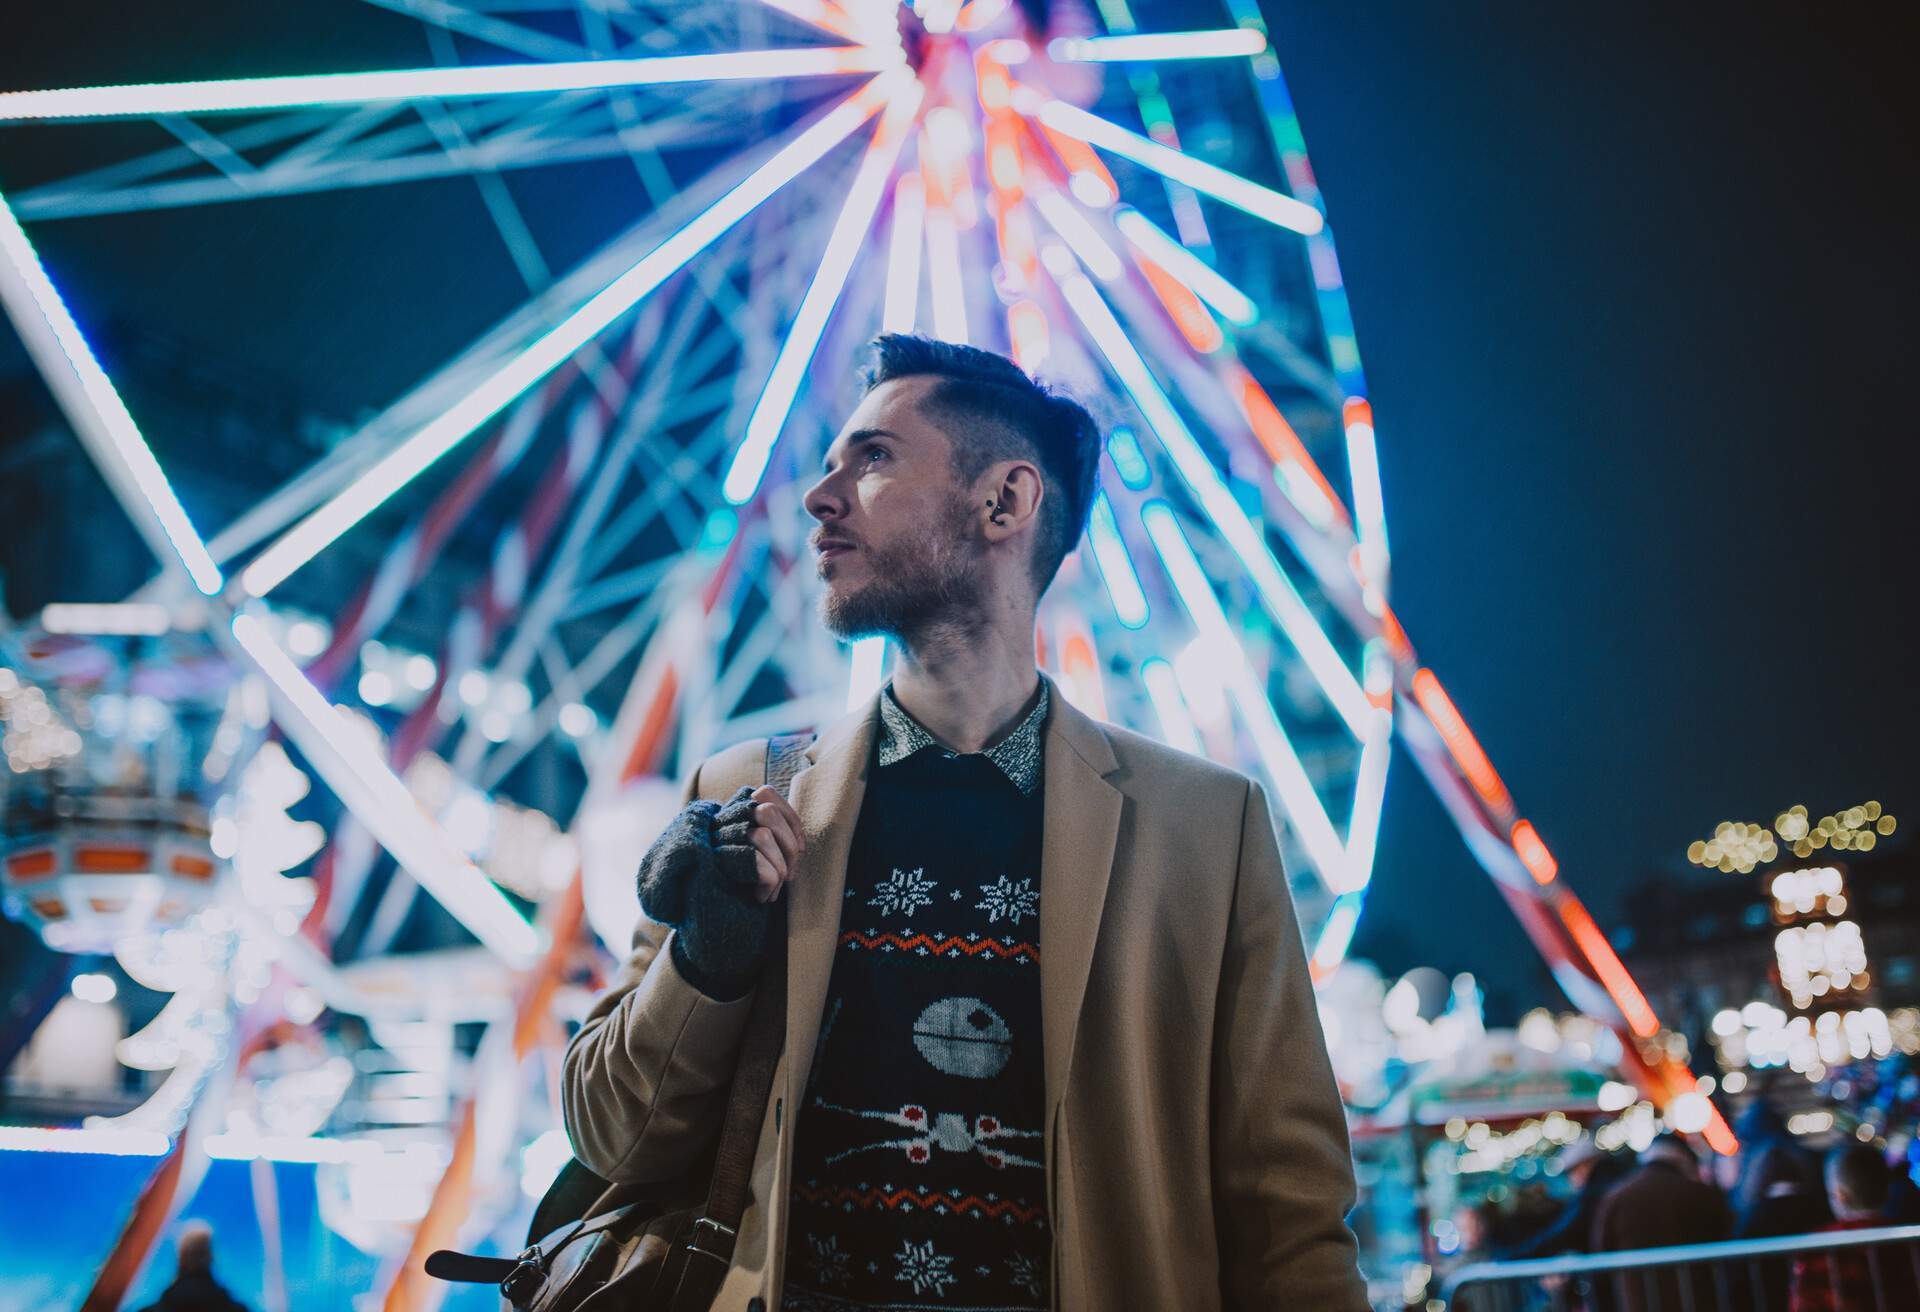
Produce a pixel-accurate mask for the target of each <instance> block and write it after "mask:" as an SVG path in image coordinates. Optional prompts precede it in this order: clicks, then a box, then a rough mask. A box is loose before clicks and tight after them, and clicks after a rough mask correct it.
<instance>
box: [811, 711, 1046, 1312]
mask: <svg viewBox="0 0 1920 1312" xmlns="http://www.w3.org/2000/svg"><path fill="white" fill-rule="evenodd" d="M880 706H881V725H880V733H879V735H878V738H877V741H876V746H875V758H876V759H875V763H874V768H873V769H872V770H871V771H870V772H869V775H868V783H867V791H866V798H865V801H864V802H863V803H862V805H861V809H860V818H859V821H858V823H857V825H856V827H855V830H854V837H853V846H852V849H851V851H850V853H849V855H848V859H847V884H846V899H845V901H844V902H843V903H842V908H841V914H840V936H839V944H838V948H837V950H836V952H835V955H834V965H833V974H832V976H831V978H830V980H829V983H828V986H827V998H826V1011H825V1014H824V1016H823V1017H822V1020H821V1028H820V1039H819V1042H818V1046H817V1047H816V1049H815V1055H814V1062H813V1073H812V1076H811V1077H810V1079H809V1083H808V1089H807V1096H806V1099H805V1103H804V1106H803V1107H802V1108H801V1109H800V1113H799V1120H798V1122H797V1123H796V1125H795V1129H794V1133H795V1142H794V1164H793V1181H794V1185H793V1196H792V1199H791V1202H792V1212H791V1215H792V1217H793V1220H792V1225H791V1229H790V1231H789V1237H788V1241H787V1268H786V1273H785V1282H784V1292H783V1294H782V1297H781V1305H782V1307H783V1308H786V1309H790V1310H791V1312H812V1310H814V1309H834V1310H836V1312H837V1310H838V1309H846V1308H885V1309H923V1308H968V1309H975V1310H976V1312H977V1310H979V1309H1006V1310H1007V1312H1014V1310H1016V1309H1017V1310H1020V1312H1025V1310H1026V1309H1035V1308H1045V1307H1047V1306H1048V1293H1047V1284H1048V1278H1049V1274H1050V1270H1051V1262H1052V1232H1051V1229H1050V1227H1049V1225H1048V1219H1047V1214H1046V1166H1045V1161H1044V1153H1043V1150H1042V1148H1041V1144H1042V1128H1043V1127H1042V1119H1043V1117H1044V1114H1045V1105H1046V1096H1045V1087H1044V1083H1043V1079H1042V1067H1041V1054H1040V839H1041V827H1040V819H1041V788H1040V742H1041V730H1042V727H1043V725H1044V724H1045V722H1046V716H1047V711H1048V704H1047V689H1046V685H1045V684H1044V683H1042V684H1041V685H1040V690H1039V692H1038V693H1037V694H1036V695H1035V702H1034V705H1033V706H1032V708H1031V709H1030V711H1029V712H1028V714H1027V715H1026V717H1025V718H1024V719H1023V720H1022V721H1021V723H1020V725H1019V726H1018V727H1017V728H1016V729H1015V730H1014V731H1013V732H1012V733H1010V734H1008V735H1007V736H1006V737H1005V738H1003V739H1001V740H1000V741H999V742H998V743H996V744H994V746H992V747H991V748H989V749H988V750H987V751H985V752H979V753H969V754H965V755H957V754H955V753H952V752H948V751H947V750H946V749H945V748H943V747H941V746H940V745H939V744H938V743H937V742H935V741H934V739H933V738H932V737H931V736H930V735H929V734H928V733H927V732H926V730H925V729H923V728H922V727H921V726H920V725H919V724H917V723H916V722H915V721H914V720H913V719H912V717H911V716H909V715H907V713H906V712H905V711H904V710H903V709H901V707H900V705H899V704H898V703H897V702H895V701H894V699H893V691H892V688H891V687H889V688H888V689H887V690H886V691H885V693H884V694H883V695H882V697H881V699H880Z"/></svg>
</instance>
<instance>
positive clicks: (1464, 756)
mask: <svg viewBox="0 0 1920 1312" xmlns="http://www.w3.org/2000/svg"><path fill="white" fill-rule="evenodd" d="M1413 696H1414V699H1415V700H1416V701H1418V702H1419V703H1420V709H1421V710H1423V711H1425V712H1426V713H1427V718H1428V719H1429V720H1432V721H1433V727H1434V728H1435V729H1437V730H1439V732H1440V740H1441V741H1442V742H1444V743H1446V745H1447V751H1448V752H1450V753H1451V754H1452V756H1453V759H1454V763H1455V764H1457V765H1458V766H1459V767H1460V770H1461V772H1462V773H1463V774H1465V775H1466V776H1467V782H1468V783H1470V784H1472V785H1473V791H1474V792H1476V793H1478V794H1480V800H1481V801H1483V802H1485V803H1486V804H1487V806H1488V808H1489V809H1490V810H1492V811H1494V812H1495V813H1496V814H1499V813H1502V812H1507V811H1511V810H1512V809H1513V794H1512V793H1509V792H1508V791H1507V785H1506V784H1505V783H1504V782H1503V781H1502V780H1501V778H1500V774H1499V771H1497V770H1495V769H1494V768H1493V762H1492V761H1490V760H1488V759H1487V753H1486V751H1485V749H1483V748H1482V747H1481V746H1480V740H1479V739H1478V738H1475V737H1474V736H1473V730H1471V729H1469V728H1467V722H1466V720H1465V719H1463V718H1462V717H1461V715H1460V711H1459V709H1458V708H1457V707H1455V706H1454V704H1453V699H1452V698H1451V697H1449V696H1447V690H1446V689H1445V688H1442V687H1441V686H1440V680H1439V679H1438V678H1437V677H1435V675H1434V673H1433V671H1432V670H1429V669H1425V668H1422V669H1421V670H1420V671H1419V672H1418V673H1416V674H1415V675H1414V676H1413Z"/></svg>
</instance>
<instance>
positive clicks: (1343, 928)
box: [1309, 890, 1366, 975]
mask: <svg viewBox="0 0 1920 1312" xmlns="http://www.w3.org/2000/svg"><path fill="white" fill-rule="evenodd" d="M1365 905H1366V894H1365V893H1364V892H1362V891H1359V890H1356V891H1354V892H1352V893H1342V894H1341V895H1340V896H1339V897H1337V898H1335V899H1334V902H1333V907H1332V909H1331V910H1329V911H1328V912H1327V921H1326V923H1325V924H1324V925H1322V926H1321V927H1320V938H1319V940H1318V941H1317V942H1316V943H1315V944H1314V945H1313V956H1312V957H1311V958H1310V960H1309V964H1310V965H1311V966H1312V967H1313V971H1314V974H1315V975H1324V974H1325V973H1326V972H1328V971H1330V970H1332V969H1333V968H1334V967H1335V966H1338V965H1339V964H1340V963H1341V962H1342V961H1343V960H1345V959H1346V955H1347V949H1348V948H1349V947H1350V946H1352V944H1353V931H1354V930H1356V929H1358V928H1359V927H1360V911H1361V909H1362V908H1363V907H1364V906H1365Z"/></svg>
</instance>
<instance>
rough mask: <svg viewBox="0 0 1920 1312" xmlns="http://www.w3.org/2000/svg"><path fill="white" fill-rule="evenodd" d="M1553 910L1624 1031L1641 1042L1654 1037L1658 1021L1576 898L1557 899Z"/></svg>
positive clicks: (1591, 918)
mask: <svg viewBox="0 0 1920 1312" xmlns="http://www.w3.org/2000/svg"><path fill="white" fill-rule="evenodd" d="M1557 910H1558V911H1559V912H1560V919H1561V921H1562V922H1563V923H1564V924H1565V925H1566V927H1567V931H1568V932H1569V933H1570V934H1572V935H1573V940H1574V942H1575V943H1578V944H1579V945H1580V950H1581V952H1583V953H1585V954H1586V958H1587V962H1588V964H1590V965H1591V966H1592V967H1593V970H1594V974H1596V975H1598V976H1599V978H1600V983H1601V986H1602V987H1604V988H1605V989H1606V991H1607V995H1608V996H1609V997H1611V998H1612V999H1613V1003H1614V1005H1615V1006H1616V1007H1618V1008H1620V1014H1621V1015H1622V1016H1624V1017H1625V1018H1626V1021H1627V1026H1628V1028H1630V1029H1631V1030H1632V1031H1633V1032H1634V1033H1635V1034H1637V1035H1639V1036H1640V1037H1641V1038H1643V1039H1650V1038H1652V1037H1653V1036H1654V1035H1655V1034H1658V1033H1659V1032H1660V1018H1659V1017H1657V1016H1655V1015H1654V1014H1653V1008H1652V1007H1651V1006H1649V1005H1648V1004H1647V995H1646V994H1644V993H1642V992H1641V991H1640V986H1639V985H1638V984H1635V983H1634V982H1633V976H1632V975H1630V974H1628V973H1627V968H1626V967H1625V966H1624V965H1622V964H1621V961H1620V958H1619V957H1618V956H1617V955H1616V954H1615V953H1614V950H1613V945H1612V944H1610V943H1608V942H1607V936H1606V935H1605V934H1602V933H1601V932H1600V927H1599V926H1598V925H1596V924H1594V923H1593V917H1592V916H1590V915H1588V914H1587V909H1586V907H1584V906H1582V905H1581V904H1580V902H1579V900H1578V899H1576V898H1572V897H1567V898H1564V899H1562V900H1561V902H1560V904H1559V906H1558V907H1557Z"/></svg>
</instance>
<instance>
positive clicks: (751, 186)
mask: <svg viewBox="0 0 1920 1312" xmlns="http://www.w3.org/2000/svg"><path fill="white" fill-rule="evenodd" d="M903 82H904V83H905V84H907V85H911V86H917V85H918V83H917V82H915V81H914V80H913V74H912V73H911V72H909V71H907V70H905V69H901V70H898V71H897V72H895V73H888V74H882V75H881V76H880V77H878V78H875V79H874V80H873V81H871V82H869V83H867V85H866V86H865V87H863V88H861V89H860V90H859V91H858V92H856V93H854V94H853V95H852V96H849V97H848V98H847V99H845V100H843V101H841V102H840V104H839V105H837V106H835V107H834V108H833V110H831V111H830V112H829V113H827V114H826V115H825V116H824V117H822V118H820V119H819V120H818V121H816V122H815V123H814V124H813V125H812V126H811V127H809V128H807V129H806V130H805V131H804V132H802V133H801V134H800V135H799V136H797V137H795V138H794V139H793V140H792V141H791V142H789V143H788V144H787V145H786V146H785V147H783V148H782V149H781V150H780V152H779V153H778V154H776V155H775V156H774V157H773V158H772V159H769V160H768V161H767V162H766V163H764V164H762V165H761V166H760V167H759V168H757V169H755V170H754V171H753V172H752V173H751V174H749V175H748V176H747V177H746V178H745V179H744V180H743V181H741V182H740V184H739V185H737V186H736V187H734V188H733V190H731V191H729V192H728V193H727V194H726V195H724V196H722V197H721V198H720V199H719V200H718V201H715V202H714V204H713V205H712V206H710V207H709V208H708V209H707V210H705V211H704V212H703V213H701V214H700V215H699V216H698V217H697V218H695V219H694V220H693V221H692V222H690V223H688V224H687V225H686V226H685V227H684V228H681V229H680V230H679V231H678V232H676V233H674V234H673V235H672V236H671V237H668V238H667V239H666V240H665V241H663V242H661V243H660V244H659V245H658V246H656V247H654V248H653V250H651V251H649V252H648V253H647V254H646V255H644V256H642V257H641V259H640V261H639V262H638V263H637V264H635V265H634V266H633V267H632V268H631V269H629V270H627V272H625V273H623V274H621V275H620V277H618V278H617V279H615V280H614V281H613V282H612V283H611V284H609V285H608V286H607V287H606V288H605V289H604V290H602V291H600V292H599V293H598V294H597V295H595V296H594V297H592V298H591V299H590V300H588V301H587V302H586V304H584V305H582V306H581V307H580V308H579V309H578V310H575V311H574V312H573V313H572V314H571V315H569V316H567V318H566V319H564V320H562V321H561V322H560V323H559V324H557V325H555V326H554V327H553V328H552V329H551V330H550V331H549V332H548V333H547V334H546V335H545V336H544V337H541V338H540V339H539V340H538V341H536V342H534V343H533V344H532V345H530V346H528V347H527V349H526V350H524V351H522V352H521V353H520V354H519V355H517V356H515V357H514V358H513V359H512V360H509V361H508V362H507V363H506V364H505V365H503V366H502V367H501V368H500V369H498V370H496V371H495V372H494V373H493V374H492V376H490V377H489V378H487V379H486V380H485V381H484V382H482V383H481V384H480V386H479V387H477V388H476V389H474V391H472V392H471V393H469V394H468V395H467V396H466V397H465V398H464V399H462V400H461V401H459V402H458V403H456V404H455V405H454V407H453V408H452V409H451V410H448V411H447V412H446V413H445V414H443V415H441V416H440V417H439V418H438V419H435V420H433V421H432V422H430V423H428V424H427V425H426V426H425V427H424V428H421V429H419V430H418V431H417V432H415V433H414V434H413V435H412V436H411V437H408V438H407V439H405V440H404V441H402V442H401V443H400V445H399V446H398V447H396V448H395V449H394V450H393V451H391V452H390V453H388V454H387V455H386V456H385V457H384V458H382V459H381V460H380V461H379V462H378V463H377V464H375V465H374V466H373V467H372V468H371V469H369V470H367V472H366V473H364V474H362V475H361V476H360V477H359V478H357V479H355V480H354V481H353V482H352V483H350V484H349V485H348V486H347V487H346V488H344V489H343V490H341V491H340V492H338V493H336V494H335V495H334V497H333V499H332V500H331V501H328V502H327V503H326V504H324V505H322V506H321V507H320V508H319V509H317V510H315V511H314V512H313V513H312V514H310V515H308V516H307V517H306V518H305V519H304V520H302V521H301V522H300V523H299V524H297V525H295V526H294V527H293V528H292V529H291V530H289V531H288V532H287V533H286V535H285V536H283V537H282V538H280V540H279V541H277V542H275V543H274V544H273V545H272V546H270V547H268V548H267V549H266V550H265V551H263V552H261V553H260V555H259V556H258V557H257V558H256V559H255V560H254V561H253V563H252V564H250V565H249V566H247V568H246V571H245V572H244V573H242V574H241V576H240V583H241V586H242V587H243V588H245V589H246V591H247V592H249V593H251V594H252V595H253V596H256V597H264V596H266V595H267V594H268V593H269V592H271V591H273V589H274V588H276V587H278V586H279V585H280V584H281V583H282V582H284V581H285V580H286V578H287V577H288V576H289V575H290V574H292V573H293V572H294V571H295V570H297V569H299V568H300V567H301V566H302V565H304V564H306V563H307V562H308V561H310V560H312V559H313V558H314V557H315V556H316V555H318V554H319V553H320V552H321V551H322V550H324V549H325V548H326V546H327V544H328V543H330V542H332V541H333V540H334V539H335V538H337V537H339V536H340V535H341V534H342V533H345V532H346V531H347V530H348V529H350V528H352V527H353V526H354V525H355V524H357V523H359V522H360V521H361V520H362V519H364V518H365V517H366V516H367V515H368V514H370V513H371V512H372V511H373V509H374V508H375V507H376V506H378V505H379V504H380V503H381V502H382V501H385V500H386V499H387V498H388V497H390V496H392V495H393V494H394V493H395V492H398V491H399V490H400V489H401V488H403V487H405V486H406V485H407V484H408V483H409V482H411V481H412V480H413V479H414V478H416V477H418V476H419V475H420V473H421V472H422V471H424V470H425V469H426V468H427V467H428V466H429V465H431V464H432V463H433V462H434V461H436V460H438V459H439V458H440V457H441V456H443V455H445V454H446V453H447V452H448V451H450V450H452V449H453V448H454V447H455V446H456V445H458V444H459V442H460V441H461V440H462V439H464V438H466V437H467V436H468V435H469V434H471V433H472V432H473V431H474V430H475V429H477V428H478V427H480V425H482V424H484V423H485V422H486V421H487V420H488V419H491V418H492V417H493V416H494V415H495V414H498V413H499V412H500V410H501V409H502V408H504V407H505V406H506V405H507V404H508V403H510V402H511V401H512V400H513V399H514V398H515V397H517V396H519V395H520V394H521V393H522V392H524V391H526V390H527V389H528V388H529V387H532V386H533V385H534V384H535V383H538V382H539V381H540V380H541V379H542V378H545V377H546V376H547V375H548V374H550V373H552V372H553V371H554V370H555V369H557V368H559V367H560V365H561V364H562V363H564V362H565V361H566V360H567V359H568V358H569V357H570V356H572V355H573V354H574V352H576V351H578V350H579V349H580V348H581V347H583V346H585V345H586V344H587V343H588V342H590V341H592V340H593V339H594V338H595V337H596V336H598V335H599V334H600V333H601V332H603V331H605V330H606V328H607V327H608V325H610V324H612V323H613V322H614V321H616V320H617V319H619V318H620V316H621V315H623V314H625V313H626V312H627V311H629V310H631V309H632V308H633V307H634V306H635V305H637V304H638V303H639V302H640V300H641V299H642V298H643V297H645V296H646V295H647V294H648V293H649V292H651V291H652V290H653V289H654V288H656V287H658V286H659V285H660V284H661V283H663V282H665V281H666V280H667V279H668V278H670V277H672V276H673V274H674V273H676V272H678V271H679V270H680V269H681V268H683V267H684V266H685V265H686V263H687V261H689V260H691V259H692V258H693V257H694V256H695V255H698V254H699V253H700V252H701V251H703V250H705V249H706V248H707V246H709V245H710V244H711V243H712V242H714V241H715V240H716V239H717V238H718V237H719V236H720V234H722V233H723V232H725V231H726V230H727V229H729V228H731V227H732V226H733V225H734V224H736V223H738V222H739V221H740V220H741V219H743V218H745V217H746V216H747V215H748V214H751V213H752V212H753V211H754V210H755V209H756V208H758V207H759V205H760V204H761V203H762V202H763V201H765V200H766V199H767V198H768V197H769V196H771V195H773V193H774V192H776V191H778V190H779V189H780V188H781V187H783V186H785V185H786V184H787V183H788V182H791V181H792V180H793V179H794V178H796V177H798V176H799V175H800V174H801V173H802V172H804V171H805V170H806V169H807V168H808V166H810V165H812V164H814V163H816V162H817V161H818V160H819V159H820V158H821V156H823V155H825V154H826V153H827V152H828V151H830V150H832V149H833V147H835V146H837V145H838V144H840V142H842V141H844V140H846V139H847V138H848V137H849V136H851V135H852V134H853V133H854V132H855V131H856V130H857V129H858V128H859V127H860V125H861V124H863V123H865V122H866V121H867V120H868V119H869V118H871V117H872V116H873V115H874V113H875V112H876V111H878V110H879V108H880V106H881V104H882V103H884V100H885V98H886V96H887V95H888V94H889V93H890V92H891V91H893V90H894V89H896V88H898V87H900V86H901V85H902V83H903Z"/></svg>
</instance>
